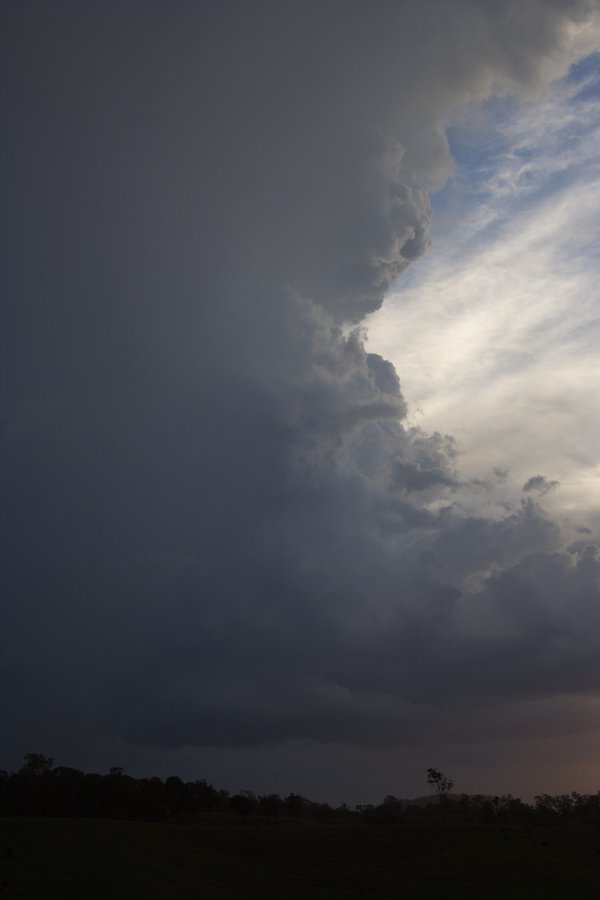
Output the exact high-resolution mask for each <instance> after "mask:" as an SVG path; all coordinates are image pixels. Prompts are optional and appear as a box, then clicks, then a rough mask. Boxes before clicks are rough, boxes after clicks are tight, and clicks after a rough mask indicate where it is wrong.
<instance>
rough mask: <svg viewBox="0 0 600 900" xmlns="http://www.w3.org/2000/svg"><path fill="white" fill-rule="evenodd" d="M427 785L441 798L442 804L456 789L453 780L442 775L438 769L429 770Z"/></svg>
mask: <svg viewBox="0 0 600 900" xmlns="http://www.w3.org/2000/svg"><path fill="white" fill-rule="evenodd" d="M427 784H428V785H430V786H431V787H432V788H433V789H434V790H435V791H436V793H437V795H438V797H439V798H440V803H443V802H444V801H445V800H446V799H447V797H448V794H449V793H450V791H451V790H452V788H453V787H454V782H453V781H452V779H451V778H447V777H446V775H442V773H441V772H439V771H438V770H437V769H431V768H430V769H427Z"/></svg>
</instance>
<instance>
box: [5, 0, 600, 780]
mask: <svg viewBox="0 0 600 900" xmlns="http://www.w3.org/2000/svg"><path fill="white" fill-rule="evenodd" d="M587 10H588V6H587V4H585V3H560V2H556V3H546V2H544V3H542V2H532V3H529V4H527V5H526V6H524V5H523V4H519V3H506V4H487V3H483V2H475V0H463V2H456V3H453V4H452V5H451V6H450V5H449V4H447V3H445V2H441V0H440V2H437V0H431V2H426V3H423V2H418V3H417V2H398V3H393V2H380V3H375V4H374V3H353V4H348V3H337V2H325V3H281V2H277V3H275V2H272V3H271V2H260V0H256V2H252V3H236V2H225V3H216V2H215V3H203V4H196V5H190V4H187V3H183V2H182V3H174V4H169V5H168V7H167V6H165V5H163V4H154V3H145V4H138V3H137V2H131V3H125V4H112V3H108V4H98V5H85V6H84V7H82V6H81V5H80V4H75V3H69V2H62V3H58V4H53V5H47V4H36V3H29V4H28V3H25V4H22V3H18V4H17V3H8V4H5V5H4V7H3V18H4V20H5V21H4V28H3V33H4V40H5V42H6V48H5V50H4V52H3V59H4V66H5V74H4V82H5V84H7V85H8V92H7V98H6V108H5V111H4V121H5V126H6V134H7V138H6V141H5V142H4V143H5V146H4V150H3V152H4V154H5V157H6V160H5V165H4V166H3V171H4V173H5V178H6V183H5V184H4V190H3V193H4V196H5V207H4V215H3V217H4V231H3V238H4V250H5V260H6V265H5V280H6V281H5V286H4V296H5V298H6V309H5V327H4V338H5V342H6V347H5V350H4V352H3V356H2V362H3V367H4V374H3V381H2V383H3V391H4V393H3V399H2V441H3V443H2V453H3V506H4V510H5V516H6V520H5V521H6V525H7V527H6V541H5V549H6V552H7V564H6V567H5V589H4V604H5V606H4V612H3V626H4V637H3V642H2V644H1V645H0V665H1V666H2V670H3V673H4V676H5V679H6V681H5V683H6V684H7V685H8V688H9V689H8V691H7V692H6V693H5V695H4V704H5V711H4V718H3V721H4V722H5V723H10V726H9V727H8V728H7V731H8V732H9V734H10V746H9V752H11V753H13V754H14V755H15V757H18V756H19V754H21V753H23V752H26V751H29V750H31V749H32V748H41V749H42V750H43V751H44V752H46V750H48V751H51V752H53V753H54V755H57V756H58V755H59V754H60V752H67V751H68V752H69V753H72V748H73V747H77V748H78V752H79V753H80V755H81V761H82V762H84V761H85V755H86V753H87V754H88V756H89V752H90V750H89V748H90V747H92V746H94V745H95V743H96V741H97V740H98V736H99V735H117V736H119V737H120V738H123V739H125V740H126V741H129V742H132V743H137V744H148V745H152V746H157V747H158V746H162V747H173V746H184V745H194V744H197V745H215V746H224V745H230V746H248V745H252V744H256V743H260V742H264V741H271V742H283V741H286V740H289V739H294V738H314V739H316V740H319V741H348V742H350V743H352V742H356V741H361V742H371V743H374V744H385V743H394V742H401V741H404V740H405V739H407V736H408V735H409V734H410V735H412V739H413V740H414V736H415V734H417V733H419V730H420V729H421V730H422V729H425V731H427V728H429V729H431V728H432V727H433V726H432V725H431V723H432V721H434V720H435V721H440V722H441V721H445V719H444V716H445V715H447V713H444V706H445V705H447V704H452V705H453V707H454V708H455V709H457V710H458V709H463V708H465V706H466V705H468V703H469V702H470V698H471V697H472V695H473V694H474V693H479V694H486V693H487V694H489V696H490V697H496V698H497V699H498V703H500V702H501V701H505V700H506V699H508V700H511V701H512V700H513V699H515V698H518V697H519V696H520V695H521V694H522V693H523V694H526V695H529V693H530V692H533V693H536V692H538V693H543V692H544V690H547V691H554V690H556V691H570V690H573V691H576V690H581V691H585V690H593V689H595V688H596V687H597V673H596V665H595V663H594V662H593V659H594V653H596V650H597V648H596V647H595V644H594V641H593V638H592V636H591V632H590V630H589V628H587V627H586V623H587V625H588V626H589V625H590V623H594V622H595V620H596V616H597V613H596V609H597V607H596V599H597V594H596V591H597V576H598V571H597V565H598V563H597V556H595V555H594V551H593V550H592V549H589V548H587V547H586V548H583V549H582V548H576V549H575V548H572V549H571V550H570V551H568V552H566V551H565V554H566V555H565V554H563V555H561V554H560V553H558V551H557V549H556V548H557V547H558V545H559V544H560V533H559V530H558V528H557V526H556V525H555V524H553V523H552V522H550V521H549V520H548V519H547V518H546V517H545V516H544V514H543V513H542V512H541V510H540V509H539V508H538V507H537V506H536V505H535V504H534V503H532V502H531V501H528V502H525V503H524V504H523V505H522V506H521V507H519V508H517V509H515V510H510V511H509V512H507V513H506V515H504V516H503V518H501V519H499V520H488V519H484V518H475V517H473V516H469V515H466V514H464V513H463V512H462V511H461V508H460V505H459V502H458V500H457V499H456V491H457V489H458V488H459V487H460V485H459V484H458V480H457V477H456V474H455V472H454V468H453V465H454V460H455V457H456V452H457V451H456V446H455V444H454V441H453V440H452V438H450V437H447V436H441V435H439V434H433V435H429V434H426V433H424V432H423V431H421V430H419V429H417V428H414V427H409V426H408V425H407V424H406V422H405V418H406V412H407V405H406V400H405V398H404V397H403V395H402V392H401V389H400V382H399V380H398V376H397V374H396V372H395V371H394V369H393V367H392V366H391V364H390V363H389V362H387V361H386V360H384V359H382V358H381V357H379V356H377V355H376V354H370V353H368V352H367V351H366V350H365V347H364V336H363V335H362V334H361V332H360V330H357V329H356V326H357V324H358V323H360V321H361V320H362V319H363V318H364V316H365V315H366V314H367V313H368V312H369V311H371V310H373V309H375V308H376V307H377V306H378V305H379V304H380V303H381V301H382V297H383V295H384V293H385V291H386V290H387V289H388V287H389V285H390V283H391V281H392V279H393V278H395V277H396V276H397V275H398V274H399V273H400V272H402V271H403V270H404V269H405V268H406V266H407V265H408V264H409V263H410V262H412V261H414V260H416V259H417V258H418V257H419V256H420V255H421V254H422V253H423V252H424V251H425V250H426V248H427V246H428V226H429V222H430V217H431V210H430V205H429V200H428V194H427V192H428V190H430V189H432V188H434V187H436V186H438V185H440V184H441V183H442V182H443V180H444V178H445V177H446V176H447V175H448V173H449V172H450V170H451V165H452V163H451V160H450V157H449V154H448V150H447V145H446V141H445V138H444V132H443V125H444V122H445V121H446V120H447V119H448V118H449V117H450V116H451V115H452V113H453V111H454V110H455V109H456V108H457V107H458V106H459V105H460V104H461V103H464V102H466V101H468V100H470V99H477V98H481V97H484V96H487V95H488V94H489V93H490V92H491V91H492V90H498V91H507V90H512V89H514V90H519V89H521V88H523V89H529V88H531V87H534V86H535V84H536V83H537V82H538V80H539V79H540V78H542V77H546V76H548V75H549V74H552V72H557V73H558V72H559V71H561V67H564V65H565V64H566V62H567V61H568V60H569V59H570V54H572V52H573V51H572V50H571V49H570V47H569V39H568V35H569V33H570V31H569V29H570V27H571V25H572V24H573V23H577V22H581V21H583V19H584V16H585V14H586V11H587ZM553 67H554V68H553ZM352 328H354V330H351V329H352ZM497 476H498V478H500V477H501V475H500V472H499V471H497ZM538 477H541V476H538ZM534 480H535V479H534ZM545 484H550V485H551V484H552V483H551V482H550V483H547V482H546V481H545V480H544V485H545ZM524 489H525V490H529V489H530V488H527V486H525V488H524ZM538 489H539V488H538ZM542 492H543V491H542ZM590 546H591V545H590ZM559 586H562V588H564V591H563V593H562V594H559V593H558V590H559ZM474 671H476V672H477V677H476V678H474V676H473V673H474ZM544 684H545V685H546V688H544ZM436 710H437V712H436ZM436 715H437V716H438V719H435V716H436ZM455 715H456V716H457V715H458V713H455ZM440 717H441V718H440ZM425 723H429V724H428V725H427V727H426V726H425ZM69 748H70V749H69ZM16 761H17V759H15V763H16ZM112 762H114V760H108V761H107V764H110V763H112ZM78 764H79V762H78Z"/></svg>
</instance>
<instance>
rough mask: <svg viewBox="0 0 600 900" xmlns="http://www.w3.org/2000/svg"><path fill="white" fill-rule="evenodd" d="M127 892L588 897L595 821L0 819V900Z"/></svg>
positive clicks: (280, 897)
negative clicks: (508, 824)
mask: <svg viewBox="0 0 600 900" xmlns="http://www.w3.org/2000/svg"><path fill="white" fill-rule="evenodd" d="M5 848H11V850H12V851H13V854H14V855H13V856H11V857H10V858H2V855H3V853H4V850H5ZM137 897H141V898H145V900H153V898H161V900H184V898H185V900H188V898H194V900H200V898H203V900H213V898H214V900H221V898H228V900H229V898H231V900H245V898H249V897H260V898H265V900H268V898H273V900H274V898H277V900H288V898H291V900H296V898H297V900H300V898H302V900H310V898H323V900H326V898H327V900H331V898H337V897H340V898H346V897H347V898H365V900H370V898H379V897H381V898H394V900H399V898H402V900H410V898H420V900H421V898H422V900H443V898H446V900H459V898H460V900H469V898H474V900H475V898H476V900H483V898H485V900H488V898H491V900H495V898H510V900H521V898H523V900H532V898H538V897H539V898H544V900H548V898H557V900H558V898H560V900H572V898H573V900H575V898H590V900H591V898H594V900H596V898H598V897H600V829H597V828H595V827H593V826H575V825H573V826H568V827H564V828H558V827H555V828H542V827H537V828H533V829H528V828H516V827H515V828H502V827H499V826H495V825H490V826H476V825H473V826H469V825H456V824H454V825H438V826H436V825H434V824H429V825H395V826H386V827H380V826H366V825H361V824H354V823H350V824H334V825H316V824H315V825H313V824H307V823H301V822H298V823H294V822H279V823H278V822H273V824H255V823H252V822H249V823H248V824H243V823H242V822H237V821H236V822H229V821H228V822H227V823H225V822H223V820H222V819H219V818H216V819H214V824H213V820H211V819H210V817H208V821H205V822H203V823H202V824H194V825H165V824H149V823H144V822H112V821H106V820H93V819H25V818H17V819H0V900H12V898H28V900H45V898H48V900H87V898H90V900H96V898H98V900H99V898H103V900H104V898H106V900H109V898H110V900H122V898H137Z"/></svg>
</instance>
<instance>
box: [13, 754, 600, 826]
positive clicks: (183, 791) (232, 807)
mask: <svg viewBox="0 0 600 900" xmlns="http://www.w3.org/2000/svg"><path fill="white" fill-rule="evenodd" d="M438 776H439V777H438ZM427 783H428V784H429V785H430V786H431V787H433V788H434V789H435V790H436V792H437V798H435V799H431V800H429V801H428V800H427V798H425V799H424V800H421V801H419V802H411V801H407V800H402V799H399V798H397V797H395V796H393V795H391V794H390V795H388V796H387V797H386V798H385V799H384V800H383V802H382V803H380V804H378V805H375V804H366V805H361V806H357V807H355V808H354V809H350V808H349V807H348V806H347V805H345V804H343V805H342V806H338V807H333V806H330V805H329V804H327V803H316V802H314V801H312V800H308V799H307V798H306V797H303V796H301V795H300V794H293V793H292V794H289V795H288V796H287V797H285V798H282V797H280V796H279V795H278V794H274V793H273V794H263V795H256V794H254V793H253V792H251V791H241V792H239V793H237V794H230V793H229V792H228V791H225V790H220V789H218V788H215V787H213V785H212V784H209V783H208V782H207V781H205V780H196V781H183V780H182V779H181V778H179V777H178V776H177V775H172V776H170V777H169V778H166V779H164V780H163V779H161V778H157V777H154V778H134V777H132V776H131V775H127V774H126V773H125V772H124V771H123V769H122V768H120V767H113V768H111V769H109V771H108V772H107V773H106V774H105V775H100V774H97V773H89V772H83V771H81V770H80V769H74V768H69V767H67V766H55V765H54V761H53V760H52V759H50V758H49V757H46V756H43V755H42V754H39V753H28V754H27V755H26V757H25V764H24V765H23V766H22V768H21V769H19V770H18V771H17V772H6V771H1V770H0V816H66V817H81V818H104V819H140V820H144V821H181V820H193V819H194V818H196V817H198V816H200V815H202V814H206V813H215V814H216V813H218V814H221V815H222V816H223V817H224V818H227V819H233V820H236V821H238V820H239V821H251V820H256V821H260V820H264V819H274V818H280V819H286V818H288V819H308V820H314V821H319V822H335V821H339V820H340V819H344V820H355V821H357V822H364V823H372V824H377V825H386V824H390V825H393V824H403V823H418V822H427V821H428V820H432V819H436V820H439V819H440V817H441V818H443V820H444V821H446V822H452V821H457V822H473V823H479V824H492V823H497V824H536V823H538V824H544V825H548V824H567V823H569V822H586V823H593V824H596V825H600V791H599V792H598V793H596V794H579V793H577V792H572V793H570V794H559V795H556V796H553V795H550V794H543V795H540V796H537V797H535V799H534V802H533V803H531V804H529V803H525V802H524V801H523V800H521V799H520V798H518V797H513V796H511V795H510V794H506V795H503V796H496V797H489V796H483V795H480V794H479V795H467V794H458V795H457V794H450V793H449V790H450V789H451V787H452V782H451V780H450V779H447V778H446V777H445V776H442V775H441V773H439V772H438V771H437V770H436V769H428V770H427Z"/></svg>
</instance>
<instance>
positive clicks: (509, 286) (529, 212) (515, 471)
mask: <svg viewBox="0 0 600 900" xmlns="http://www.w3.org/2000/svg"><path fill="white" fill-rule="evenodd" d="M450 137H451V145H452V146H453V148H454V149H455V152H456V155H457V158H458V162H457V168H456V171H455V174H454V176H453V177H452V179H451V181H450V183H449V185H448V186H447V187H446V188H445V190H444V191H443V192H442V193H441V194H440V195H439V196H438V198H437V202H436V220H435V221H436V222H437V225H434V246H433V248H432V250H431V252H430V254H429V255H428V256H427V257H425V259H424V260H423V261H422V262H421V263H420V264H419V265H418V266H416V267H415V268H414V269H413V270H412V271H411V273H410V275H409V277H408V278H405V279H404V280H403V281H400V282H398V285H397V288H396V290H395V292H394V293H393V294H392V296H390V297H389V298H388V299H387V301H386V303H385V304H384V306H383V308H382V309H381V310H380V311H379V312H377V313H376V314H375V315H374V316H372V317H371V319H370V322H369V326H368V333H369V340H370V347H371V348H372V349H373V350H376V351H377V352H379V353H382V354H383V355H384V356H386V357H387V358H389V359H391V360H392V361H393V362H394V364H395V365H396V368H397V369H398V371H399V373H400V375H401V381H402V387H403V391H404V393H405V395H406V397H407V400H408V403H409V414H410V415H411V417H412V418H413V419H414V420H415V421H418V422H419V424H421V425H422V426H423V427H425V428H437V429H439V430H442V431H448V432H449V433H451V434H454V435H456V437H457V438H458V441H459V446H460V450H461V460H460V463H459V465H460V469H461V471H462V472H463V473H468V474H469V475H471V476H473V475H477V476H478V477H480V478H485V477H487V475H488V473H489V472H490V470H492V469H494V468H502V469H504V468H507V469H509V470H510V477H509V478H508V479H507V481H506V482H504V484H503V485H502V487H501V488H500V489H499V490H498V492H497V494H498V498H499V499H503V500H506V499H508V498H510V497H514V495H515V491H517V490H519V489H520V486H521V485H522V484H523V483H524V482H525V481H526V480H527V479H528V478H530V477H531V476H533V475H535V474H537V473H538V472H542V473H543V474H544V475H545V476H546V477H547V478H548V479H550V480H557V481H559V482H560V489H559V490H557V491H555V492H552V495H548V496H546V497H545V503H546V505H548V506H549V507H552V508H554V509H556V510H559V509H560V510H563V511H568V512H569V513H571V514H572V515H574V516H578V517H582V516H583V517H584V518H585V516H586V515H587V516H593V515H594V514H596V513H597V511H598V509H599V508H600V392H598V389H597V386H598V383H599V380H600V355H599V354H598V346H600V300H599V294H598V283H599V276H600V252H599V248H600V212H599V210H600V58H599V57H598V56H595V57H592V58H590V59H589V60H587V62H586V64H584V65H581V66H580V67H576V68H575V69H574V71H573V73H572V75H571V77H570V78H568V79H565V80H564V81H561V82H558V83H555V84H554V85H552V87H551V88H550V89H549V90H548V91H547V93H546V94H545V95H544V96H543V97H542V98H541V99H540V98H538V99H536V100H532V101H530V102H529V103H521V104H517V103H516V102H515V101H494V102H491V103H490V104H488V106H487V108H486V109H485V110H484V111H483V112H482V111H481V110H480V109H474V108H471V110H469V111H468V112H467V113H465V114H464V115H463V117H462V119H461V121H460V122H458V123H456V124H455V125H454V126H453V128H452V129H451V130H450Z"/></svg>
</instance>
